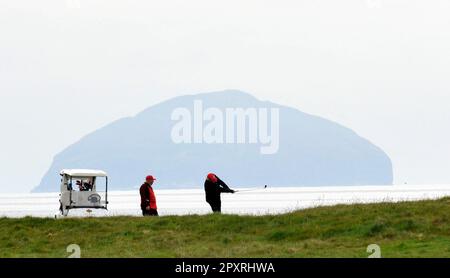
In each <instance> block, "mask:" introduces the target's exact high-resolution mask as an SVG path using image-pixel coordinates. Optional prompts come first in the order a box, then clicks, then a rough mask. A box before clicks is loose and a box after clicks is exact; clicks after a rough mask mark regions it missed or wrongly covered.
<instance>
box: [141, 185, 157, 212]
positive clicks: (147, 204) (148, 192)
mask: <svg viewBox="0 0 450 278" xmlns="http://www.w3.org/2000/svg"><path fill="white" fill-rule="evenodd" d="M155 180H156V179H155V178H154V177H153V176H147V178H146V179H145V183H144V184H143V185H141V188H140V189H139V193H140V194H141V209H142V215H144V216H158V207H157V206H156V196H155V192H154V191H153V187H152V185H153V183H154V181H155Z"/></svg>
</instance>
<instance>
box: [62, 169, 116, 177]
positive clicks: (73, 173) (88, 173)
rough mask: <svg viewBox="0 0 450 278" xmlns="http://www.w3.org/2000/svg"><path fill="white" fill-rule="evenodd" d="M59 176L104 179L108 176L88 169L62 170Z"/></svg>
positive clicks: (103, 172) (102, 172) (99, 171)
mask: <svg viewBox="0 0 450 278" xmlns="http://www.w3.org/2000/svg"><path fill="white" fill-rule="evenodd" d="M60 175H61V176H64V175H67V176H70V177H106V176H108V174H107V173H106V172H105V171H101V170H89V169H64V170H62V171H61V173H60Z"/></svg>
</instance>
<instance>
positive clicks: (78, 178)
mask: <svg viewBox="0 0 450 278" xmlns="http://www.w3.org/2000/svg"><path fill="white" fill-rule="evenodd" d="M60 175H61V194H60V195H59V196H60V199H59V202H60V208H59V210H60V211H61V214H62V215H63V216H67V215H68V213H69V210H71V209H80V208H85V209H89V210H90V209H105V210H107V209H108V175H107V174H106V173H105V172H104V171H100V170H84V169H70V170H62V171H61V173H60ZM101 180H104V184H105V191H104V192H99V191H97V185H98V184H99V183H100V182H101ZM102 195H103V197H102Z"/></svg>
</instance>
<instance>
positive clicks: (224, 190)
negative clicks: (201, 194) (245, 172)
mask: <svg viewBox="0 0 450 278" xmlns="http://www.w3.org/2000/svg"><path fill="white" fill-rule="evenodd" d="M217 183H218V184H219V187H220V192H221V193H234V190H233V189H231V188H229V187H228V185H227V184H226V183H225V182H223V181H222V180H221V179H219V178H218V177H217Z"/></svg>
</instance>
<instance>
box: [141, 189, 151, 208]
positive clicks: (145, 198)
mask: <svg viewBox="0 0 450 278" xmlns="http://www.w3.org/2000/svg"><path fill="white" fill-rule="evenodd" d="M145 189H146V188H145V187H144V186H141V188H140V189H139V193H140V194H141V204H143V205H144V206H145V207H148V206H149V205H150V198H149V197H148V196H147V195H148V190H145Z"/></svg>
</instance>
